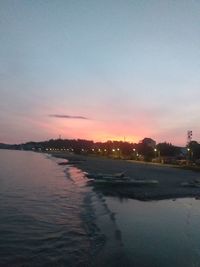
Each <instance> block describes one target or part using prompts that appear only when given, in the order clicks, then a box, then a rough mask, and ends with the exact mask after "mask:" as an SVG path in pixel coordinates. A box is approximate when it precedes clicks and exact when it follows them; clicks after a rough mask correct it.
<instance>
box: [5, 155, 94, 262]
mask: <svg viewBox="0 0 200 267" xmlns="http://www.w3.org/2000/svg"><path fill="white" fill-rule="evenodd" d="M63 170H64V168H62V167H61V166H58V165H57V164H56V162H55V159H54V160H53V159H52V160H49V159H47V158H45V156H44V155H42V154H36V153H31V152H19V151H0V236H1V238H0V266H1V267H3V266H17V267H18V266H86V265H87V264H88V262H89V260H90V258H91V256H92V255H91V254H92V248H91V244H92V243H91V241H90V240H89V234H91V233H90V232H89V231H93V232H92V233H93V234H95V230H96V229H95V227H93V229H92V230H91V229H90V227H89V226H88V227H85V225H84V224H83V222H84V221H83V218H84V220H85V222H86V224H87V225H89V223H90V221H91V220H92V216H91V214H92V212H93V211H92V207H90V203H91V202H90V198H91V197H92V194H93V193H92V191H91V189H90V188H88V187H85V186H83V184H84V177H83V176H82V175H81V174H79V175H78V171H75V169H74V170H73V169H72V174H73V179H71V178H70V177H71V174H70V173H69V174H67V175H66V174H65V173H64V172H63ZM75 172H76V173H75ZM76 177H77V179H76ZM88 218H89V219H88ZM87 220H88V221H87Z"/></svg>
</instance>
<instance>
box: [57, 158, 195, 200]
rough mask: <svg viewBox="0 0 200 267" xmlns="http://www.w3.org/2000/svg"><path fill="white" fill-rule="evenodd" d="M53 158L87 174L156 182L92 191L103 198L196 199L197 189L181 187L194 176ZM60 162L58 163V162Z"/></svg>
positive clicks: (123, 163) (102, 160) (171, 169)
mask: <svg viewBox="0 0 200 267" xmlns="http://www.w3.org/2000/svg"><path fill="white" fill-rule="evenodd" d="M53 156H55V157H58V158H62V159H66V160H68V161H69V164H71V165H75V166H76V167H78V168H79V169H81V170H82V171H84V172H87V173H95V174H98V173H102V174H104V173H106V174H111V175H112V174H115V173H120V172H125V175H126V176H128V177H130V178H131V179H133V180H147V181H148V180H157V181H158V184H157V185H145V184H144V185H140V186H126V185H125V186H124V185H116V186H115V185H112V186H108V185H104V186H94V190H97V191H100V192H102V193H103V194H104V195H107V196H119V197H122V198H134V199H139V200H159V199H170V198H171V199H174V198H182V197H197V198H199V197H200V188H198V187H190V186H189V187H183V186H181V184H182V183H190V182H192V181H194V180H195V179H198V178H199V177H200V174H199V173H198V172H193V171H191V170H183V169H181V168H176V167H172V166H165V165H158V164H151V163H145V162H142V163H141V162H135V161H127V160H118V159H117V160H116V159H109V158H103V157H93V156H85V155H75V154H69V153H68V154H67V153H54V154H53ZM61 161H62V160H61Z"/></svg>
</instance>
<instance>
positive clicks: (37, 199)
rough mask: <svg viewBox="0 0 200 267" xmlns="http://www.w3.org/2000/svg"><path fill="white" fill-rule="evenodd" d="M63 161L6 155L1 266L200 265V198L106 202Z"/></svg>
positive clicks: (0, 157) (0, 191) (0, 174)
mask: <svg viewBox="0 0 200 267" xmlns="http://www.w3.org/2000/svg"><path fill="white" fill-rule="evenodd" d="M58 161H59V160H57V159H54V158H51V157H49V156H47V155H44V154H37V153H33V152H23V151H6V150H0V267H7V266H8V267H15V266H16V267H21V266H24V267H26V266H27V267H28V266H31V267H32V266H36V267H37V266H39V267H40V266H41V267H43V266H66V267H71V266H72V267H76V266H77V267H78V266H83V267H84V266H86V267H87V266H101V267H104V266H105V267H108V266H109V267H116V266H135V267H161V266H162V267H179V266H180V267H193V266H200V200H195V199H179V200H176V201H173V200H162V201H151V202H141V201H137V200H131V199H129V200H122V199H121V200H120V199H118V198H113V197H104V196H102V194H101V193H95V192H94V191H93V190H92V188H91V187H88V186H86V184H87V180H86V178H85V177H84V175H83V173H82V172H81V171H80V170H78V169H77V168H75V167H67V168H66V167H62V166H59V165H57V162H58Z"/></svg>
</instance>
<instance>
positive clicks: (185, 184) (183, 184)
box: [181, 181, 200, 187]
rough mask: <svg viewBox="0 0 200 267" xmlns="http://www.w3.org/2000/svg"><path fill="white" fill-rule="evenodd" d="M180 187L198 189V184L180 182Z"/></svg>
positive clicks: (199, 185)
mask: <svg viewBox="0 0 200 267" xmlns="http://www.w3.org/2000/svg"><path fill="white" fill-rule="evenodd" d="M181 186H182V187H200V183H199V182H196V181H191V182H182V183H181Z"/></svg>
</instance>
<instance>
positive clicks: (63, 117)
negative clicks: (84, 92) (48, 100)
mask: <svg viewBox="0 0 200 267" xmlns="http://www.w3.org/2000/svg"><path fill="white" fill-rule="evenodd" d="M49 117H53V118H61V119H79V120H89V119H88V118H86V117H83V116H71V115H62V114H50V115H49Z"/></svg>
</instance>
